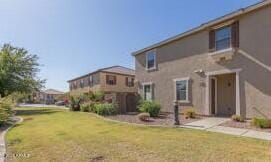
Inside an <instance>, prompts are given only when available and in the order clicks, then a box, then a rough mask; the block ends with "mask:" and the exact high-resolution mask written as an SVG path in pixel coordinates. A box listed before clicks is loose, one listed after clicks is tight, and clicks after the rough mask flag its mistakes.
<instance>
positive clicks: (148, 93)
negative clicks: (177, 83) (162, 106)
mask: <svg viewBox="0 0 271 162" xmlns="http://www.w3.org/2000/svg"><path fill="white" fill-rule="evenodd" d="M143 91H144V94H143V95H144V100H149V101H150V100H152V84H151V83H148V84H144V85H143Z"/></svg>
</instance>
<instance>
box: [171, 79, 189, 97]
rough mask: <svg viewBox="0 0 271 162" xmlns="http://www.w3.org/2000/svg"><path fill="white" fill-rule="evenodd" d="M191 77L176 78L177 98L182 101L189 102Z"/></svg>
mask: <svg viewBox="0 0 271 162" xmlns="http://www.w3.org/2000/svg"><path fill="white" fill-rule="evenodd" d="M188 83H189V78H181V79H175V80H174V84H175V99H176V100H177V101H180V102H189V100H188Z"/></svg>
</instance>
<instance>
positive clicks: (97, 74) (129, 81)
mask: <svg viewBox="0 0 271 162" xmlns="http://www.w3.org/2000/svg"><path fill="white" fill-rule="evenodd" d="M134 80H135V71H134V70H132V69H129V68H126V67H122V66H112V67H108V68H103V69H98V70H96V71H94V72H91V73H88V74H86V75H83V76H80V77H77V78H74V79H71V80H69V81H68V83H69V86H70V93H71V94H78V93H88V92H95V91H102V92H104V93H105V99H106V100H112V101H116V102H117V103H118V105H119V112H120V113H125V112H133V111H135V110H136V94H137V86H136V85H135V83H134Z"/></svg>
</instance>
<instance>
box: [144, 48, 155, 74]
mask: <svg viewBox="0 0 271 162" xmlns="http://www.w3.org/2000/svg"><path fill="white" fill-rule="evenodd" d="M155 68H156V52H155V51H149V52H147V53H146V69H147V70H151V69H155Z"/></svg>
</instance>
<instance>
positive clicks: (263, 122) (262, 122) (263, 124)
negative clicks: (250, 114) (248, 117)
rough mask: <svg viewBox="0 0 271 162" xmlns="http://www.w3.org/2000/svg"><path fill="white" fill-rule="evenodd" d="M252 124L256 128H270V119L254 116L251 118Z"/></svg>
mask: <svg viewBox="0 0 271 162" xmlns="http://www.w3.org/2000/svg"><path fill="white" fill-rule="evenodd" d="M252 124H253V125H254V126H256V127H258V128H271V119H264V118H257V117H254V118H253V119H252Z"/></svg>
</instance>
